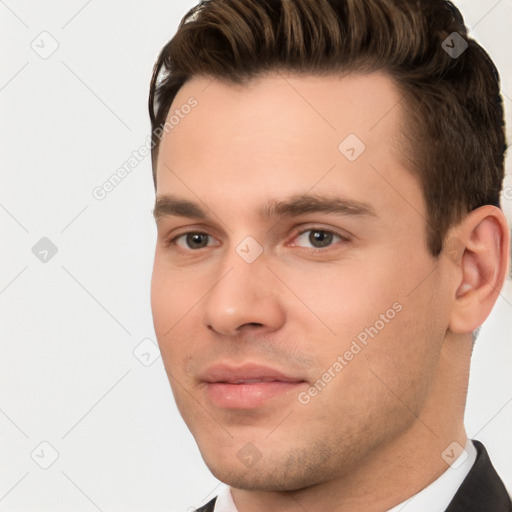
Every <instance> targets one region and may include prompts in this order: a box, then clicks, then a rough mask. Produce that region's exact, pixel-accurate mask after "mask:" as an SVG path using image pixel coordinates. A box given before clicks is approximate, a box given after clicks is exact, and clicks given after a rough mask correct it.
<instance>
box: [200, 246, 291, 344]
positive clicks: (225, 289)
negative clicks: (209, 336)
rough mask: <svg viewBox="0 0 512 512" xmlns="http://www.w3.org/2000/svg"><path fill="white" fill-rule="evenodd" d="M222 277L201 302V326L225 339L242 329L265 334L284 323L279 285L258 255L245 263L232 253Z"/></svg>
mask: <svg viewBox="0 0 512 512" xmlns="http://www.w3.org/2000/svg"><path fill="white" fill-rule="evenodd" d="M219 275H221V276H222V277H221V278H220V279H219V280H218V281H217V282H216V284H215V285H214V286H213V287H212V289H211V290H210V292H209V293H208V295H207V296H206V298H205V302H204V323H205V325H206V326H207V328H208V329H211V330H213V331H214V332H215V333H217V334H220V335H224V336H230V337H233V336H237V335H239V334H240V333H241V332H242V330H247V329H254V328H258V329H261V330H262V331H265V332H272V331H274V330H277V329H279V328H280V327H281V326H282V325H283V324H284V321H285V311H284V304H283V303H282V301H281V300H280V295H279V287H278V282H277V280H276V278H275V276H274V275H273V273H272V272H271V271H270V270H269V269H268V268H267V266H266V259H265V257H264V255H261V256H260V257H259V258H258V259H257V260H256V261H254V262H252V263H247V262H246V261H244V260H243V259H242V258H241V257H240V256H239V255H238V254H236V253H235V251H233V254H231V255H230V256H229V257H226V259H225V261H224V265H223V270H222V274H219Z"/></svg>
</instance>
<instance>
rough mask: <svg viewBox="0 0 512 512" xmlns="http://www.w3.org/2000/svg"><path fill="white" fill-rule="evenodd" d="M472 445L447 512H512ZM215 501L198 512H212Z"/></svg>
mask: <svg viewBox="0 0 512 512" xmlns="http://www.w3.org/2000/svg"><path fill="white" fill-rule="evenodd" d="M473 444H474V445H475V447H476V450H477V457H476V461H475V463H474V465H473V467H472V468H471V471H470V472H469V473H468V476H467V477H466V478H465V479H464V481H463V482H462V485H461V486H460V487H459V490H458V491H457V493H456V494H455V496H454V497H453V500H452V501H451V502H450V505H448V508H447V509H446V511H445V512H511V511H512V504H511V503H510V497H509V495H508V493H507V490H506V489H505V486H504V485H503V482H502V481H501V479H500V477H499V476H498V473H496V470H495V469H494V467H493V465H492V463H491V461H490V459H489V455H488V454H487V450H486V449H485V447H484V445H483V444H482V443H480V442H479V441H473ZM216 499H217V498H213V500H211V501H210V502H208V503H207V504H206V505H204V506H202V507H201V508H198V509H197V512H213V508H214V506H215V500H216Z"/></svg>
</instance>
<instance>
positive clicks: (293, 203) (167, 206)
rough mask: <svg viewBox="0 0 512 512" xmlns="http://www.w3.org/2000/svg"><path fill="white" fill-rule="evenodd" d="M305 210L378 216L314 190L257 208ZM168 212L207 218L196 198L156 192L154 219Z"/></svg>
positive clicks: (267, 215)
mask: <svg viewBox="0 0 512 512" xmlns="http://www.w3.org/2000/svg"><path fill="white" fill-rule="evenodd" d="M307 213H331V214H335V215H343V216H361V217H377V214H376V212H375V210H374V209H373V208H372V206H371V205H369V204H368V203H364V202H361V201H354V200H352V199H345V198H341V197H332V196H321V195H316V194H297V195H293V196H291V197H288V198H286V199H282V200H277V199H271V200H270V201H268V202H267V203H265V204H264V205H263V206H262V207H261V208H260V209H259V210H258V215H259V217H260V218H262V219H271V218H274V217H278V216H280V217H299V216H300V215H304V214H307ZM167 216H174V217H188V218H193V219H201V220H205V219H208V218H209V214H208V213H207V210H205V209H203V207H202V206H201V205H200V204H199V203H197V202H194V201H190V200H188V199H182V198H179V197H177V196H174V195H163V196H158V197H157V198H156V202H155V207H154V209H153V217H154V218H155V220H156V221H157V220H158V219H160V218H162V217H167Z"/></svg>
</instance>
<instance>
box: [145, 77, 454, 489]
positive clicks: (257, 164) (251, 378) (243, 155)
mask: <svg viewBox="0 0 512 512" xmlns="http://www.w3.org/2000/svg"><path fill="white" fill-rule="evenodd" d="M191 97H193V98H194V99H195V100H196V101H197V104H195V106H194V107H193V108H192V109H190V108H185V109H182V110H180V112H178V114H181V115H180V116H178V117H179V122H176V119H177V118H174V120H173V123H172V125H173V128H172V129H171V130H170V131H169V132H168V133H167V134H166V135H164V137H163V140H162V143H161V147H160V153H159V158H158V167H157V200H160V199H161V198H162V197H163V196H167V195H172V196H173V198H174V199H178V200H180V201H183V200H184V201H189V202H193V203H196V205H197V208H196V210H197V211H191V209H190V208H185V207H184V204H183V203H174V206H172V205H171V202H169V201H168V202H167V203H165V202H163V203H162V207H161V208H157V213H160V214H162V215H161V216H159V217H158V220H157V225H158V240H157V247H156V253H155V262H154V271H153V281H152V295H151V299H152V308H153V317H154V325H155V331H156V335H157V338H158V342H159V345H160V349H161V353H162V357H163V361H164V364H165V368H166V371H167V373H168V376H169V380H170V383H171V386H172V390H173V393H174V396H175V399H176V402H177V405H178V408H179V410H180V412H181V414H182V416H183V418H184V420H185V422H186V424H187V426H188V427H189V429H190V430H191V432H192V434H193V435H194V437H195V439H196V441H197V443H198V446H199V449H200V451H201V453H202V455H203V457H204V459H205V462H206V464H207V465H208V466H209V468H210V469H211V471H212V472H213V474H214V475H215V476H216V477H217V478H219V479H220V480H223V481H224V482H226V483H228V484H230V485H232V486H233V487H238V488H252V489H261V490H279V489H283V490H284V489H286V490H292V489H299V488H303V487H306V486H309V485H313V484H316V483H319V482H323V481H327V480H330V479H334V478H336V477H339V476H342V475H343V474H345V473H346V472H347V471H349V470H350V469H351V468H352V467H353V466H354V465H355V464H358V465H361V464H363V463H364V461H365V460H367V458H368V457H369V456H371V454H372V453H376V452H377V451H378V450H379V449H382V448H383V447H386V446H389V445H390V444H392V443H394V442H397V440H399V439H400V438H401V437H402V436H404V435H406V432H408V431H410V429H411V428H413V426H414V425H416V424H417V421H416V418H417V417H418V416H419V417H421V413H422V410H423V407H424V405H425V403H426V402H427V400H431V399H432V389H433V382H434V380H435V379H434V376H435V372H436V369H437V366H438V363H439V353H440V348H441V345H442V342H443V339H444V335H445V332H446V328H447V325H448V321H449V320H448V314H449V313H448V312H447V310H448V309H449V308H447V307H446V305H447V304H448V300H449V299H448V292H447V289H446V285H445V287H444V288H443V275H444V272H445V267H444V265H443V264H442V263H441V264H437V262H436V261H435V260H434V259H433V258H432V257H431V256H430V254H429V252H428V250H427V246H426V235H425V219H426V208H425V204H424V200H423V197H422V193H421V188H420V186H419V184H418V182H417V180H416V178H415V177H414V176H413V174H412V173H411V172H409V170H408V169H407V168H406V167H405V165H406V164H405V162H406V158H404V157H403V155H402V154H401V150H400V143H399V141H400V138H399V134H400V128H401V126H402V119H401V115H402V114H401V112H402V111H401V108H400V107H401V106H400V105H399V101H400V99H401V98H400V95H399V93H398V92H397V90H396V88H395V86H394V84H393V82H392V81H391V80H390V79H389V78H387V77H386V76H385V75H382V74H375V73H374V74H370V75H349V76H345V77H334V76H331V77H312V76H302V77H300V76H297V75H285V76H284V75H283V76H282V75H280V74H277V73H276V74H271V75H268V76H266V77H262V78H258V79H257V80H253V81H251V82H249V84H247V85H244V86H236V85H232V84H227V83H223V82H221V81H220V80H213V81H212V80H211V79H209V78H205V77H196V78H194V79H192V80H191V81H189V82H188V83H187V84H185V85H184V86H183V87H182V89H181V90H180V91H179V93H178V95H177V97H176V98H175V100H174V102H173V106H172V108H171V112H170V114H169V116H171V115H173V113H174V111H175V110H176V109H180V108H181V107H182V106H183V105H185V104H187V101H188V100H189V99H190V98H191ZM189 102H190V100H189ZM184 112H185V113H186V112H188V113H186V115H185V114H184ZM169 118H170V117H169ZM169 118H168V119H169ZM362 144H364V146H363V145H362ZM311 196H312V197H313V199H315V200H316V201H315V200H312V199H311ZM308 198H309V199H308ZM294 200H296V201H295V202H294ZM327 201H330V202H327ZM283 205H284V206H283ZM335 207H336V208H335ZM199 209H200V210H202V211H203V212H204V215H203V216H201V215H200V212H199ZM173 212H174V214H172V213H173ZM187 235H188V236H187ZM170 239H172V240H173V241H172V242H171V243H170V244H168V241H169V240H170Z"/></svg>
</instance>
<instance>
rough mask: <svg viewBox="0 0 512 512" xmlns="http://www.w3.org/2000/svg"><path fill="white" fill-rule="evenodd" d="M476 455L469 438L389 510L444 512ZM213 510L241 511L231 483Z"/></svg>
mask: <svg viewBox="0 0 512 512" xmlns="http://www.w3.org/2000/svg"><path fill="white" fill-rule="evenodd" d="M459 448H460V446H459ZM476 455H477V453H476V448H475V446H474V445H473V443H472V442H471V440H470V439H468V440H467V441H466V446H465V447H464V450H463V451H462V452H461V454H460V455H459V456H458V457H457V458H456V459H455V460H454V461H453V462H452V463H451V465H450V466H449V467H448V469H447V470H446V471H445V472H444V473H443V474H442V475H441V476H440V477H439V478H437V479H436V480H434V481H433V482H432V483H431V484H430V485H428V486H427V487H425V488H424V489H422V490H421V491H420V492H418V493H417V494H415V495H414V496H412V497H410V498H409V499H407V500H405V501H403V502H402V503H400V504H399V505H397V506H396V507H393V508H392V509H391V510H389V511H388V512H444V511H445V510H446V509H447V507H448V505H449V504H450V501H452V499H453V497H454V496H455V493H456V492H457V490H458V489H459V487H460V485H461V484H462V482H463V481H464V479H465V478H466V476H467V475H468V473H469V471H470V470H471V468H472V467H473V464H474V463H475V460H476ZM214 512H238V510H237V508H236V506H235V503H234V501H233V498H232V496H231V491H230V489H229V486H227V485H224V487H223V488H222V489H221V491H220V492H219V495H218V496H217V500H216V502H215V508H214Z"/></svg>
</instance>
